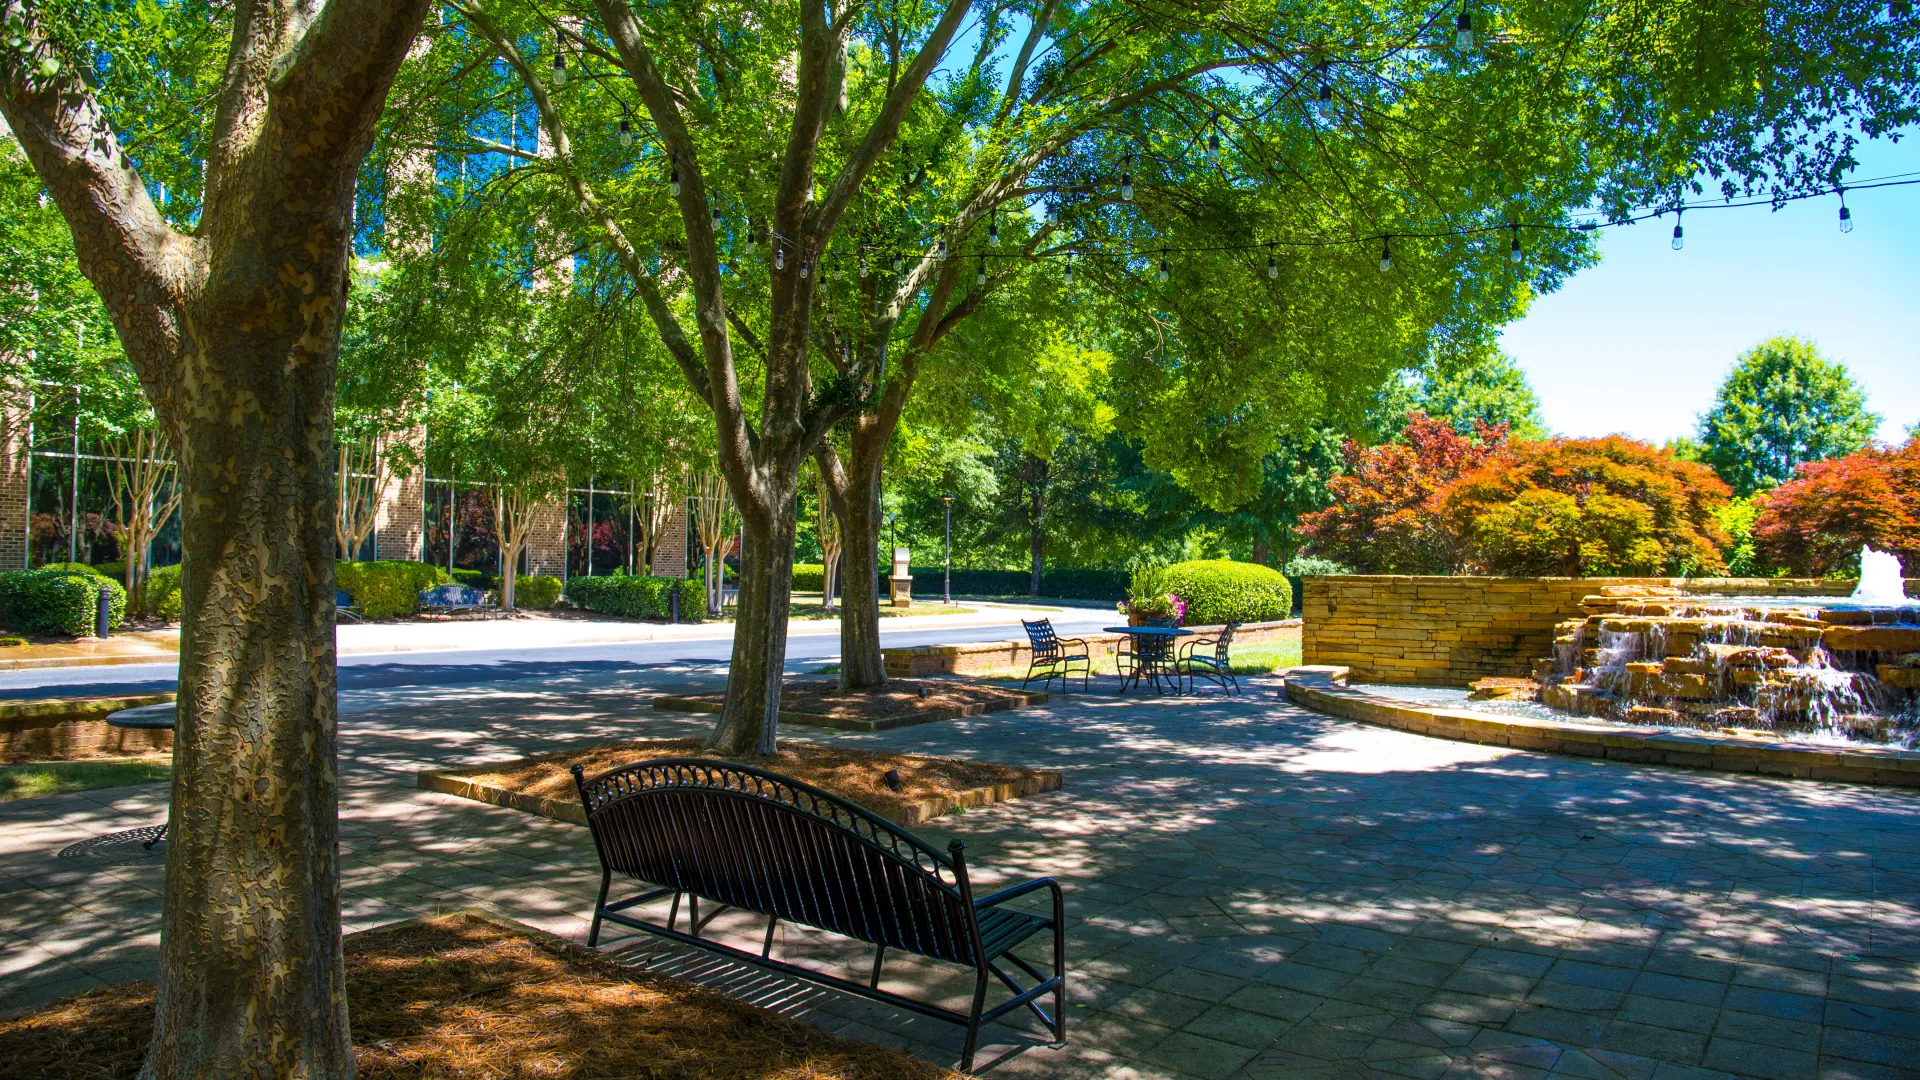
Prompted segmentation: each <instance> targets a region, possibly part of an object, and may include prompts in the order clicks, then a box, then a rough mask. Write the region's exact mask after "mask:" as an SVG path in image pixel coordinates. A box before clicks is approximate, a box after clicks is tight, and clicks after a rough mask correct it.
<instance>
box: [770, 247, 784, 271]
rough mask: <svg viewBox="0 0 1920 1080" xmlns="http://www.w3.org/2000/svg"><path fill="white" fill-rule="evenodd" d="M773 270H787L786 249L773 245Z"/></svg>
mask: <svg viewBox="0 0 1920 1080" xmlns="http://www.w3.org/2000/svg"><path fill="white" fill-rule="evenodd" d="M773 268H774V269H775V270H785V269H786V268H787V249H786V248H783V247H781V246H780V245H779V244H775V245H773Z"/></svg>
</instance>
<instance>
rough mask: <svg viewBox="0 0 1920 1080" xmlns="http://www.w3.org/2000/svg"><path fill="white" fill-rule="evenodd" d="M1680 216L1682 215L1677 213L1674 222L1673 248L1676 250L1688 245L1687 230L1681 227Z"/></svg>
mask: <svg viewBox="0 0 1920 1080" xmlns="http://www.w3.org/2000/svg"><path fill="white" fill-rule="evenodd" d="M1679 218H1680V215H1679V214H1677V213H1676V214H1675V215H1674V222H1673V250H1675V251H1679V250H1680V249H1681V248H1683V247H1686V246H1687V231H1686V230H1685V229H1682V228H1681V227H1680V220H1679Z"/></svg>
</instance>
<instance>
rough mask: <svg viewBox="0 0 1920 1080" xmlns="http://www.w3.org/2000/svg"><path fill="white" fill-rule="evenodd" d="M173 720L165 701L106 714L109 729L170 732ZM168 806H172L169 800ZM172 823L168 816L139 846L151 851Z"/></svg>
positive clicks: (168, 705) (167, 703)
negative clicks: (157, 829)
mask: <svg viewBox="0 0 1920 1080" xmlns="http://www.w3.org/2000/svg"><path fill="white" fill-rule="evenodd" d="M174 718H175V714H174V711H173V702H171V701H167V702H162V703H161V704H159V705H142V706H140V707H139V708H137V709H121V710H120V711H119V712H112V713H108V714H107V724H108V725H109V726H111V727H117V728H134V729H137V730H142V731H172V730H173V729H174ZM168 805H169V806H171V805H172V803H171V800H169V803H168ZM172 823H173V822H172V817H171V815H169V817H168V820H166V821H163V822H161V823H160V831H159V832H157V833H154V834H153V835H152V836H151V837H149V838H148V839H147V840H146V842H145V843H142V844H141V845H140V846H141V847H143V848H146V849H147V850H148V851H152V850H153V845H155V844H157V843H159V842H160V841H162V840H165V839H166V838H167V826H168V825H171V824H172Z"/></svg>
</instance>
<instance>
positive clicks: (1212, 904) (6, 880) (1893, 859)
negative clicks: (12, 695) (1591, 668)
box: [0, 664, 1920, 1080]
mask: <svg viewBox="0 0 1920 1080" xmlns="http://www.w3.org/2000/svg"><path fill="white" fill-rule="evenodd" d="M1243 681H1244V682H1245V683H1246V685H1247V690H1248V692H1247V693H1246V694H1245V695H1243V696H1241V697H1238V698H1232V699H1229V698H1226V697H1224V696H1222V695H1220V694H1219V693H1217V692H1215V693H1211V694H1204V695H1202V696H1198V697H1194V698H1185V699H1152V698H1146V697H1143V696H1141V695H1139V694H1129V695H1125V696H1117V695H1114V694H1112V693H1110V692H1108V693H1100V692H1096V693H1093V694H1087V695H1083V694H1080V693H1078V692H1075V693H1071V694H1066V695H1056V696H1055V697H1054V698H1053V699H1052V700H1051V701H1050V702H1049V703H1048V704H1047V705H1046V706H1043V707H1039V708H1032V709H1025V710H1019V711H1015V712H1007V713H995V714H990V715H986V716H980V717H972V718H968V719H965V720H958V721H952V722H946V723H935V724H925V725H920V726H916V727H911V728H904V729H899V730H895V731H888V732H878V733H872V734H854V733H832V732H827V731H822V730H819V729H807V728H800V727H789V728H787V729H786V730H785V731H784V732H783V737H785V738H788V739H794V738H813V739H821V740H829V741H832V742H833V743H835V744H836V745H846V746H853V747H862V748H870V749H876V750H887V751H894V752H909V753H924V754H933V755H941V756H949V757H966V758H975V759H978V760H982V761H988V762H1001V763H1008V764H1018V765H1026V766H1032V767H1038V768H1050V769H1059V770H1061V771H1062V772H1063V773H1064V774H1065V776H1066V787H1065V789H1064V790H1063V791H1061V792H1058V793H1055V794H1049V795H1044V796H1037V797H1029V798H1025V799H1019V800H1015V801H1013V802H1009V803H1004V804H999V805H995V806H991V807H985V808H980V809H975V810H971V811H969V812H967V813H966V814H964V815H951V816H948V817H943V818H939V819H936V820H934V821H932V822H930V823H929V826H928V827H927V828H925V829H923V830H921V831H922V833H923V834H924V835H926V836H928V838H929V839H930V840H932V841H933V842H935V843H937V844H944V843H945V841H946V840H947V839H948V838H954V837H957V838H961V839H964V840H965V841H966V842H967V844H968V858H969V862H970V864H971V865H973V866H975V867H976V868H978V877H979V878H980V880H981V883H982V886H983V887H994V886H997V885H1000V884H1006V883H1011V882H1014V881H1018V880H1022V879H1024V878H1026V877H1029V876H1033V875H1037V874H1050V875H1054V876H1057V877H1058V878H1060V879H1061V881H1062V882H1063V883H1064V884H1065V886H1066V890H1067V897H1068V912H1069V919H1070V922H1071V926H1070V931H1069V943H1068V955H1069V960H1070V968H1071V970H1072V972H1073V989H1072V994H1073V1000H1074V1006H1073V1008H1072V1010H1071V1013H1070V1023H1071V1024H1072V1030H1071V1043H1070V1045H1069V1047H1068V1048H1067V1049H1066V1050H1064V1051H1055V1050H1049V1049H1047V1048H1045V1047H1044V1046H1041V1045H1039V1044H1038V1043H1037V1042H1036V1040H1035V1039H1034V1038H1033V1037H1032V1034H1033V1033H1032V1032H1030V1031H1022V1030H1010V1029H1005V1028H989V1029H988V1031H987V1038H988V1041H989V1043H990V1044H991V1046H990V1049H989V1051H988V1054H987V1058H986V1059H992V1058H994V1057H995V1056H998V1058H999V1061H998V1063H997V1064H996V1065H995V1066H993V1067H992V1069H991V1070H990V1072H989V1074H990V1075H1003V1076H1046V1077H1081V1076H1115V1077H1120V1076H1130V1077H1134V1078H1138V1080H1147V1078H1152V1077H1182V1076H1195V1077H1222V1078H1225V1077H1233V1078H1247V1080H1272V1078H1277V1077H1281V1076H1292V1075H1301V1076H1309V1075H1310V1076H1316V1077H1320V1076H1324V1077H1329V1078H1330V1077H1333V1076H1336V1075H1351V1076H1371V1075H1400V1076H1440V1075H1461V1076H1477V1075H1499V1076H1511V1077H1523V1076H1524V1077H1537V1076H1547V1075H1549V1074H1553V1073H1556V1072H1557V1073H1558V1074H1560V1075H1567V1076H1589V1077H1611V1076H1636V1077H1644V1076H1651V1075H1653V1074H1654V1072H1655V1070H1656V1069H1658V1068H1661V1067H1665V1068H1667V1069H1673V1068H1676V1067H1686V1068H1692V1069H1698V1070H1701V1071H1700V1072H1698V1073H1697V1074H1689V1075H1698V1076H1703V1077H1711V1076H1715V1075H1737V1076H1756V1077H1758V1076H1768V1077H1798V1076H1807V1077H1816V1076H1830V1077H1857V1078H1859V1080H1873V1078H1881V1077H1892V1076H1901V1075H1907V1076H1912V1075H1914V1073H1913V1072H1912V1071H1911V1062H1912V1061H1915V1060H1920V795H1916V794H1915V793H1912V792H1905V791H1899V790H1892V789H1876V788H1869V787H1859V786H1848V785H1839V784H1820V783H1813V782H1807V781H1792V780H1778V779H1771V778H1761V777H1753V776H1740V775H1731V774H1723V773H1707V772H1693V771H1687V770H1681V769H1674V768H1665V767H1648V766H1635V765H1627V764H1621V763H1618V762H1609V761H1595V760H1589V759H1581V758H1571V757H1556V756H1552V755H1546V754H1537V753H1530V752H1524V751H1513V750H1505V749H1501V748H1497V747H1487V746H1480V745H1474V744H1466V743H1455V742H1448V741H1444V740H1434V739H1427V738H1424V737H1421V736H1418V735H1412V734H1409V733H1405V732H1398V731H1390V730H1386V729H1378V728H1370V727H1365V726H1362V725H1358V724H1353V723H1349V722H1346V721H1342V720H1337V719H1333V718H1329V717H1324V716H1318V715H1315V714H1312V713H1308V712H1305V711H1303V710H1301V709H1299V708H1297V707H1295V706H1293V705H1291V704H1289V703H1288V702H1286V701H1285V700H1284V699H1283V698H1282V697H1281V695H1280V693H1279V689H1278V681H1277V680H1274V679H1266V678H1260V679H1247V680H1243ZM720 685H721V680H720V678H719V677H718V676H717V675H715V674H714V673H713V669H712V667H711V665H696V664H682V665H663V666H661V667H658V668H647V669H644V670H634V669H627V670H621V671H616V672H603V673H587V672H573V673H563V674H559V675H556V676H554V677H552V678H540V679H525V680H521V681H519V682H516V683H514V684H512V685H511V686H508V687H505V688H504V689H501V690H491V689H482V688H477V687H471V686H457V687H444V688H433V687H396V688H388V689H379V690H369V691H356V692H352V693H349V694H348V695H347V696H346V698H345V699H344V700H343V718H342V731H341V744H342V752H343V758H344V761H343V778H344V781H345V787H344V793H343V806H342V833H343V841H344V844H343V848H344V851H343V853H344V856H345V859H344V865H345V868H346V869H345V875H346V900H345V904H346V911H347V917H348V922H349V924H350V925H352V926H354V927H359V926H366V925H372V924H374V923H377V922H382V921H386V920H389V919H393V918H399V917H403V916H405V915H407V914H413V913H429V912H432V911H435V910H445V909H450V908H453V907H459V906H463V905H468V904H481V905H485V906H489V907H491V908H493V909H495V910H498V911H500V912H502V913H503V914H506V915H509V916H511V917H513V918H518V919H522V920H524V921H527V922H529V923H532V924H534V925H537V926H540V927H542V928H545V929H549V930H552V931H554V932H557V933H562V934H569V935H573V936H576V937H584V930H585V919H584V916H585V915H586V914H587V912H588V909H589V907H590V905H591V901H592V896H593V893H594V891H595V890H596V889H597V887H598V884H599V872H598V868H597V864H596V863H595V860H594V855H593V852H592V847H591V843H590V842H589V840H588V837H587V835H586V833H585V831H584V830H582V829H578V828H576V827H573V826H567V825H563V824H560V823H557V822H551V821H547V820H544V819H540V818H534V817H531V816H529V815H525V814H520V813H516V812H514V811H509V810H501V809H497V808H492V807H485V806H481V805H478V804H475V803H470V802H466V801H464V800H460V799H456V798H453V797H450V796H445V795H437V794H431V793H426V792H419V791H416V790H413V788H412V783H413V773H414V771H416V770H418V769H422V768H445V767H448V766H451V765H456V764H464V763H473V762H486V761H502V760H507V759H511V758H515V757H521V756H525V755H527V754H531V753H540V752H547V751H552V750H559V749H564V748H567V747H570V746H576V745H586V744H589V743H595V742H605V741H609V740H612V739H631V738H649V737H686V736H695V735H700V734H703V733H704V732H706V731H707V730H708V729H709V727H710V724H711V720H710V718H705V717H698V716H692V717H689V716H684V715H678V714H668V713H659V712H655V711H653V710H651V709H649V708H648V707H647V701H648V699H649V698H650V697H651V696H652V695H653V694H655V693H661V692H688V691H697V690H705V689H713V688H717V687H718V686H720ZM161 798H162V796H161V793H160V792H159V791H158V790H157V789H150V788H141V789H115V790H107V791H97V792H88V793H80V794H75V795H65V796H56V797H53V798H49V799H37V800H31V801H30V803H28V804H21V805H13V806H9V807H7V808H4V809H0V875H4V876H0V888H4V889H5V890H6V891H7V893H8V895H9V896H23V897H29V898H31V900H30V902H14V903H12V904H10V906H9V908H8V910H7V913H6V915H4V916H0V932H3V933H4V935H5V936H4V938H0V941H4V944H0V978H3V979H4V987H5V989H4V991H0V993H4V994H5V995H6V996H5V997H4V998H3V999H0V1001H4V1002H24V1001H28V1000H42V999H44V998H46V997H48V996H53V995H55V994H56V993H57V992H72V991H73V990H74V989H79V988H84V987H85V986H87V985H97V984H98V982H99V980H101V979H113V978H126V977H131V976H132V975H134V974H139V973H142V972H143V971H145V970H147V969H149V968H150V965H151V963H152V943H153V940H154V937H153V929H154V928H155V927H156V926H157V911H158V897H157V892H156V890H157V889H158V887H159V878H160V871H159V867H158V860H157V859H151V860H146V861H144V862H142V861H137V860H136V861H134V862H132V863H128V864H124V865H120V864H114V865H86V866H77V867H76V866H75V865H73V864H78V863H79V862H80V861H81V860H65V861H64V864H62V863H61V862H56V860H54V859H53V854H54V853H55V852H57V851H58V850H60V849H61V848H63V847H66V846H68V845H71V844H73V843H74V842H75V841H77V840H81V839H84V838H86V837H88V836H93V835H99V834H105V833H111V832H114V831H116V830H124V829H129V828H134V827H138V826H143V825H149V824H152V823H154V822H156V821H157V820H158V819H159V818H160V817H161V816H162V814H163V809H162V805H161ZM762 925H763V924H761V923H758V922H756V921H755V920H753V919H751V918H747V917H744V916H742V917H740V918H739V919H738V920H737V925H736V924H733V923H724V922H723V923H722V924H716V929H720V930H722V932H724V933H726V934H728V935H733V936H737V937H738V938H739V939H740V940H741V941H744V942H747V943H748V944H750V945H752V946H754V947H755V948H757V945H758V933H759V929H758V928H759V927H760V926H762ZM780 942H781V943H780V945H779V946H778V947H779V948H791V949H792V950H794V952H793V955H796V956H804V957H806V958H807V959H808V960H809V962H813V961H814V960H816V959H817V960H819V961H820V962H823V963H831V964H842V965H848V966H849V967H848V969H849V970H860V964H861V963H862V960H863V958H868V957H870V955H871V954H870V952H868V951H867V950H864V949H861V948H858V947H849V946H848V945H847V944H846V943H844V942H831V941H826V940H818V935H810V932H807V931H804V930H800V929H797V928H796V929H794V930H793V931H792V932H791V934H790V936H787V937H783V938H781V939H780ZM611 948H612V950H613V951H614V952H616V953H617V954H618V955H621V956H623V957H626V958H628V959H631V960H633V961H634V962H637V963H645V964H647V965H648V966H652V967H658V968H661V969H662V970H671V971H675V972H676V973H680V974H687V975H690V976H693V977H698V978H702V979H704V980H709V981H714V982H717V983H719V984H722V985H725V986H727V987H729V988H730V989H731V990H733V991H734V992H736V993H738V994H741V995H742V996H746V997H749V998H751V999H753V1000H756V1001H760V1002H762V1003H768V1004H773V1005H775V1006H777V1007H779V1008H781V1009H783V1010H784V1011H788V1012H790V1014H792V1015H796V1016H801V1017H803V1018H805V1019H807V1020H809V1021H810V1022H813V1023H816V1024H819V1025H821V1026H823V1027H827V1028H830V1029H832V1030H836V1031H843V1032H846V1033H849V1034H855V1035H857V1036H859V1037H862V1038H869V1039H876V1040H879V1041H883V1042H887V1043H890V1044H893V1045H902V1046H907V1047H909V1048H912V1049H914V1050H916V1051H917V1052H919V1053H922V1054H925V1055H928V1056H931V1057H934V1058H936V1059H939V1060H942V1061H948V1062H950V1061H951V1060H952V1057H953V1056H954V1055H956V1054H957V1050H958V1046H959V1038H958V1033H957V1032H955V1031H953V1030H952V1029H949V1028H947V1027H946V1026H945V1025H941V1024H938V1023H935V1022H933V1021H928V1020H924V1019H917V1018H911V1017H908V1016H905V1015H903V1014H901V1013H898V1012H896V1011H894V1010H891V1009H887V1008H883V1007H879V1006H872V1005H868V1004H866V1003H861V1002H856V1001H852V1000H849V999H847V998H845V997H842V996H840V995H838V994H833V993H828V992H823V991H818V990H813V989H809V988H805V987H801V986H798V985H797V984H795V983H793V982H792V981H791V980H788V979H784V978H779V977H773V976H767V975H765V974H763V973H759V972H755V971H751V970H748V969H744V968H740V967H739V966H738V965H734V964H732V963H731V962H726V961H717V960H714V959H712V958H710V957H704V956H695V955H692V954H690V953H688V952H687V951H685V950H684V949H682V948H680V947H679V946H675V945H668V944H662V943H660V942H657V941H653V940H640V939H621V940H619V941H618V942H616V943H613V944H612V945H611ZM1043 951H1044V950H1042V952H1043ZM888 971H889V978H890V980H897V981H890V982H889V983H888V985H889V986H893V987H894V988H896V989H907V988H908V987H909V986H913V987H920V988H922V989H924V990H925V991H926V992H928V993H935V994H937V995H947V994H950V993H956V992H960V991H963V990H964V989H965V988H966V986H967V985H969V984H967V983H966V980H965V978H964V973H961V976H962V977H961V979H960V982H958V983H956V982H955V981H954V979H955V977H956V976H955V973H954V972H953V971H952V970H950V969H943V968H938V967H935V966H932V965H924V964H914V963H910V962H903V963H902V964H901V965H900V966H899V967H898V969H896V968H895V967H894V966H893V965H892V964H891V963H890V964H889V967H888ZM956 987H957V988H958V989H956ZM943 1055H944V1056H943ZM986 1059H983V1060H986ZM1122 1070H1131V1071H1130V1072H1123V1071H1122ZM1903 1070H1905V1071H1903Z"/></svg>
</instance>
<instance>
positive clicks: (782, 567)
mask: <svg viewBox="0 0 1920 1080" xmlns="http://www.w3.org/2000/svg"><path fill="white" fill-rule="evenodd" d="M795 480H796V481H797V480H798V477H797V476H796V477H795ZM789 490H790V489H789ZM772 502H773V507H772V508H771V509H770V508H768V507H766V506H764V505H762V506H754V507H748V506H745V505H742V506H741V507H740V511H741V517H742V518H743V519H744V520H745V525H744V529H745V533H746V536H745V539H744V541H743V545H742V548H743V549H742V550H741V552H740V595H739V598H738V599H737V600H736V601H735V603H734V609H733V660H732V663H731V664H730V665H729V666H728V668H727V700H726V705H725V707H724V709H723V711H722V712H721V714H720V723H719V725H718V726H717V727H716V728H715V729H714V732H713V737H712V738H711V739H710V740H709V741H708V743H707V745H708V747H709V748H710V749H713V750H718V751H719V752H721V753H723V754H736V755H748V754H758V755H766V754H772V753H774V752H775V751H776V750H777V749H778V745H777V742H776V733H777V731H778V730H779V719H780V675H781V671H782V670H783V669H784V668H785V667H786V663H787V606H788V604H789V603H790V602H791V600H792V598H793V541H794V533H795V531H796V528H797V525H798V522H797V517H798V513H797V509H796V507H795V506H794V500H793V499H792V498H791V496H788V497H785V498H779V499H775V500H772Z"/></svg>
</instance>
